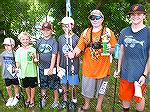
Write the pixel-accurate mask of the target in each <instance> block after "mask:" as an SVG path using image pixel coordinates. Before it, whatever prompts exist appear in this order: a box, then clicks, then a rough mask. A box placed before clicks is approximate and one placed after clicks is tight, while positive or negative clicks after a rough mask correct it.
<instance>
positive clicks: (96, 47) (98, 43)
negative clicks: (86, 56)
mask: <svg viewBox="0 0 150 112" xmlns="http://www.w3.org/2000/svg"><path fill="white" fill-rule="evenodd" d="M102 47H103V46H102V45H101V42H95V43H94V44H93V45H92V48H93V49H101V48H102Z"/></svg>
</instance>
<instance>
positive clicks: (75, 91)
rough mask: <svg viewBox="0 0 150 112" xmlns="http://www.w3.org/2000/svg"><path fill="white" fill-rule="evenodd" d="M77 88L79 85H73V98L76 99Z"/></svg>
mask: <svg viewBox="0 0 150 112" xmlns="http://www.w3.org/2000/svg"><path fill="white" fill-rule="evenodd" d="M77 89H78V86H77V85H75V86H74V87H72V99H76V98H77Z"/></svg>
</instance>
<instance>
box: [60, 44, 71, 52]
mask: <svg viewBox="0 0 150 112" xmlns="http://www.w3.org/2000/svg"><path fill="white" fill-rule="evenodd" d="M62 51H63V53H67V52H69V51H72V46H71V45H67V44H65V45H64V46H63V47H62Z"/></svg>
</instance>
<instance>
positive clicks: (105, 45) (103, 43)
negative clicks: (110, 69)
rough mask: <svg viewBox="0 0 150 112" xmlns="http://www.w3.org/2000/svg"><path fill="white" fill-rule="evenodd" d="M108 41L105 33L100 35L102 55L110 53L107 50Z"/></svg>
mask: <svg viewBox="0 0 150 112" xmlns="http://www.w3.org/2000/svg"><path fill="white" fill-rule="evenodd" d="M108 43H109V39H108V37H107V35H106V34H105V35H103V36H102V46H103V49H102V53H101V55H102V56H109V55H110V53H109V50H108Z"/></svg>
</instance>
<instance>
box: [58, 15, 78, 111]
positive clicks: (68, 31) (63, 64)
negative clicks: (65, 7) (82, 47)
mask: <svg viewBox="0 0 150 112" xmlns="http://www.w3.org/2000/svg"><path fill="white" fill-rule="evenodd" d="M61 25H62V29H63V31H64V34H63V35H61V36H60V37H59V39H58V46H59V48H58V49H59V52H58V58H57V66H58V68H59V69H58V71H60V70H62V71H65V72H64V73H63V75H62V76H61V77H62V79H61V84H62V88H63V90H64V94H63V97H64V101H63V102H62V104H61V106H62V108H65V107H66V106H67V100H68V98H67V82H68V84H69V85H71V86H72V87H74V88H73V90H74V91H72V93H73V94H72V102H73V103H77V91H76V90H77V85H78V84H79V65H80V64H79V57H75V58H73V59H69V58H68V56H67V55H68V52H69V51H72V50H73V49H74V48H75V46H76V45H77V43H78V40H79V37H78V36H77V35H76V34H75V33H73V31H72V29H73V27H74V20H73V19H72V18H71V17H64V18H63V19H62V21H61ZM58 74H59V72H58Z"/></svg>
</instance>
